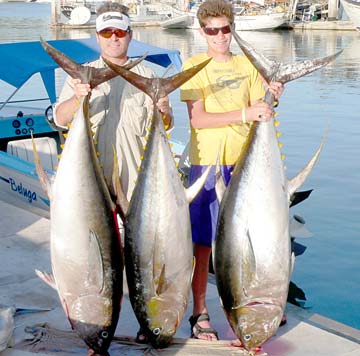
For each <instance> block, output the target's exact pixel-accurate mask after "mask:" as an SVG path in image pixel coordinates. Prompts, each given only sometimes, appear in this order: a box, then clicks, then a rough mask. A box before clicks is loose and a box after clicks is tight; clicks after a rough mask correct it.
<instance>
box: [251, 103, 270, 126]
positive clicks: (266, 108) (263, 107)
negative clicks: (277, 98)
mask: <svg viewBox="0 0 360 356" xmlns="http://www.w3.org/2000/svg"><path fill="white" fill-rule="evenodd" d="M273 114H274V111H273V108H272V107H271V106H270V105H269V104H267V103H265V102H264V101H258V102H256V103H254V104H253V105H251V106H249V107H247V108H246V111H245V117H246V121H247V122H251V121H269V120H270V119H271V118H272V116H273Z"/></svg>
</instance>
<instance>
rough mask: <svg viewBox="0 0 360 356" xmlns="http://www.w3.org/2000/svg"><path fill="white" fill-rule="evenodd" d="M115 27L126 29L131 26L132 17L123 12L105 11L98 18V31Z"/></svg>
mask: <svg viewBox="0 0 360 356" xmlns="http://www.w3.org/2000/svg"><path fill="white" fill-rule="evenodd" d="M109 27H115V28H119V29H120V30H124V31H126V30H127V29H128V28H129V27H130V18H129V16H127V15H124V14H122V13H121V12H115V11H114V12H104V13H103V14H100V15H99V16H98V17H97V18H96V31H97V32H99V31H101V30H103V29H104V28H109Z"/></svg>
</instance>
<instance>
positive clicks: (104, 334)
mask: <svg viewBox="0 0 360 356" xmlns="http://www.w3.org/2000/svg"><path fill="white" fill-rule="evenodd" d="M101 337H102V338H103V339H107V338H108V337H109V333H108V332H107V331H105V330H104V331H102V332H101Z"/></svg>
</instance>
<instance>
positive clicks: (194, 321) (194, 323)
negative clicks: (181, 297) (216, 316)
mask: <svg viewBox="0 0 360 356" xmlns="http://www.w3.org/2000/svg"><path fill="white" fill-rule="evenodd" d="M204 320H207V321H210V317H209V314H208V313H202V314H199V315H196V316H191V317H190V318H189V322H190V326H191V336H190V337H191V338H192V339H199V340H204V339H202V338H199V335H202V334H207V335H208V334H212V335H214V336H215V338H216V340H219V337H218V333H217V331H216V330H215V329H214V328H211V327H210V328H203V327H201V326H200V325H199V324H198V322H199V321H204ZM194 329H195V330H194Z"/></svg>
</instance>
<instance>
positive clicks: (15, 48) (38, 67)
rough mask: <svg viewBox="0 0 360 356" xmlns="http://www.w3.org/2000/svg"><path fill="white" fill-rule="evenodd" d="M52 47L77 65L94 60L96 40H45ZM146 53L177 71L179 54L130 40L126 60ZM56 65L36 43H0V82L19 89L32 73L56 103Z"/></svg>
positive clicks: (97, 48) (163, 65)
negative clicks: (40, 80)
mask: <svg viewBox="0 0 360 356" xmlns="http://www.w3.org/2000/svg"><path fill="white" fill-rule="evenodd" d="M48 43H49V44H51V45H52V46H53V47H55V48H56V49H58V50H59V51H61V52H63V53H65V54H66V55H67V56H69V57H70V58H72V59H73V60H74V61H75V62H77V63H85V62H89V61H93V60H95V59H97V58H98V57H99V55H100V49H99V46H98V43H97V41H96V38H95V37H93V38H86V39H76V40H75V39H70V40H54V41H48ZM145 53H147V54H148V56H147V57H146V60H147V61H149V62H152V63H155V64H158V65H160V66H162V67H167V66H169V65H170V64H174V65H175V67H176V69H177V70H180V69H181V58H180V52H179V51H176V50H167V49H164V48H159V47H155V46H151V45H148V44H145V43H142V42H139V41H137V40H132V41H131V42H130V46H129V51H128V54H129V57H131V58H134V57H141V56H143V55H144V54H145ZM58 67H59V66H58V64H57V63H56V62H54V60H53V59H52V58H51V57H50V56H49V55H48V54H47V53H46V52H45V50H44V49H43V48H42V46H41V43H40V41H36V42H21V43H5V44H0V79H1V80H3V81H5V82H7V83H8V84H10V85H13V86H14V87H16V88H20V87H21V86H22V85H23V84H24V83H25V82H26V81H28V80H29V79H30V78H31V76H32V75H34V74H35V73H40V74H41V77H42V80H43V82H44V85H45V88H46V90H47V93H48V95H49V98H50V101H51V102H52V103H53V102H55V101H56V91H55V69H56V68H58Z"/></svg>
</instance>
